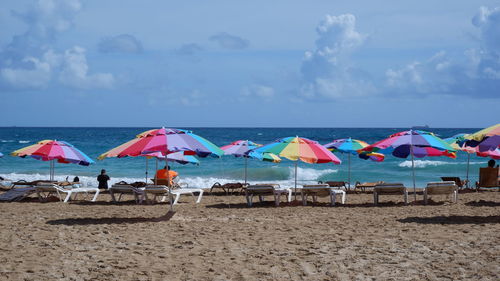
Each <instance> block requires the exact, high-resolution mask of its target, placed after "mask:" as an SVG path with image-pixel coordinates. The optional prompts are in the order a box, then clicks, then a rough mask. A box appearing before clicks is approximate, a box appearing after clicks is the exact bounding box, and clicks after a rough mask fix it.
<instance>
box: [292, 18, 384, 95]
mask: <svg viewBox="0 0 500 281" xmlns="http://www.w3.org/2000/svg"><path fill="white" fill-rule="evenodd" d="M316 33H317V34H318V39H317V40H316V42H315V45H316V49H315V50H313V51H307V52H306V53H305V57H304V60H303V62H302V65H301V68H300V74H301V78H302V83H301V86H300V90H299V95H300V96H301V97H302V98H306V99H324V98H327V99H335V98H342V97H345V96H351V97H352V96H364V95H367V94H370V93H372V92H374V86H373V85H372V84H371V81H370V80H369V77H367V74H366V73H364V72H363V71H362V70H360V69H357V68H355V67H354V66H353V65H352V64H351V61H350V56H351V54H352V53H353V52H354V51H355V50H357V49H358V48H360V47H361V46H362V45H363V43H364V42H365V40H366V38H367V36H366V35H364V34H361V33H359V32H358V31H356V17H355V16H354V15H351V14H345V15H340V16H331V15H327V16H326V17H325V19H324V20H322V21H321V22H320V23H319V25H318V26H317V28H316Z"/></svg>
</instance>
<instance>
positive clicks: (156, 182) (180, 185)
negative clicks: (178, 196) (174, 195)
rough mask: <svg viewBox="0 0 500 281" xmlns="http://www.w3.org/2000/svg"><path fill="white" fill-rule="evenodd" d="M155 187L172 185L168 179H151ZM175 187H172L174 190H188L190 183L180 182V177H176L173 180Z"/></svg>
mask: <svg viewBox="0 0 500 281" xmlns="http://www.w3.org/2000/svg"><path fill="white" fill-rule="evenodd" d="M151 181H152V182H153V184H154V185H164V186H167V187H168V186H169V185H170V183H169V181H168V180H167V179H151ZM172 182H173V185H172V186H171V187H172V188H186V187H188V186H189V185H188V183H186V182H180V181H179V177H175V178H174V179H173V180H172Z"/></svg>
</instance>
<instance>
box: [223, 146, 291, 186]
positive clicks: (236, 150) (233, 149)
mask: <svg viewBox="0 0 500 281" xmlns="http://www.w3.org/2000/svg"><path fill="white" fill-rule="evenodd" d="M261 146H262V145H261V144H258V143H255V142H253V141H249V140H237V141H233V142H232V143H230V144H228V145H225V146H222V147H221V149H222V150H224V154H225V155H234V156H235V157H244V158H245V184H246V183H247V167H248V163H247V162H248V158H249V157H252V156H250V155H249V152H250V151H251V150H253V149H256V148H258V147H261ZM260 156H261V157H262V158H259V159H261V160H262V161H267V162H273V163H278V162H281V158H279V157H278V156H276V155H274V154H272V153H264V154H262V155H260ZM253 158H256V157H253Z"/></svg>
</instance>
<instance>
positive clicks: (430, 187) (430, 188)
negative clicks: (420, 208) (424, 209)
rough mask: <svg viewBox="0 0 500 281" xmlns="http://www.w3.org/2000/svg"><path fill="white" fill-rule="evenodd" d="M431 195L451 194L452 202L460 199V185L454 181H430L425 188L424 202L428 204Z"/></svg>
mask: <svg viewBox="0 0 500 281" xmlns="http://www.w3.org/2000/svg"><path fill="white" fill-rule="evenodd" d="M429 195H451V199H452V202H455V203H456V202H457V200H458V186H457V185H456V184H455V182H454V181H440V182H430V183H428V184H427V186H426V187H425V189H424V204H426V205H427V199H428V197H429Z"/></svg>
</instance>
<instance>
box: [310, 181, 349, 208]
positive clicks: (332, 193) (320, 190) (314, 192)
mask: <svg viewBox="0 0 500 281" xmlns="http://www.w3.org/2000/svg"><path fill="white" fill-rule="evenodd" d="M301 194H302V204H303V205H304V206H306V205H307V196H309V195H311V196H312V198H313V202H314V203H316V200H317V197H318V196H319V197H330V205H332V206H335V201H336V197H337V194H340V195H342V204H345V191H343V190H339V189H335V188H334V187H330V186H329V185H328V184H311V185H303V186H302V192H301Z"/></svg>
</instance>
